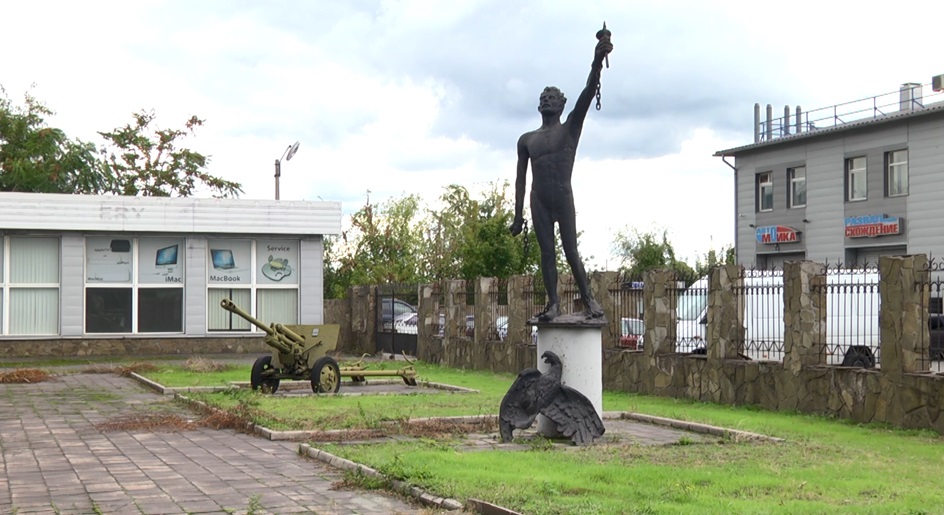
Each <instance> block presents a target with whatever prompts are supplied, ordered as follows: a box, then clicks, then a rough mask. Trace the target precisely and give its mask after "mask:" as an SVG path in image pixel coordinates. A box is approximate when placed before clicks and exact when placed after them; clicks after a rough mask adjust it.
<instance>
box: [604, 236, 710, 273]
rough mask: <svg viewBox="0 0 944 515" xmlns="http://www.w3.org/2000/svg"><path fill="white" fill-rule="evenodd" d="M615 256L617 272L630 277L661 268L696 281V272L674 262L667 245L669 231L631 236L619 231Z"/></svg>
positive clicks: (670, 247)
mask: <svg viewBox="0 0 944 515" xmlns="http://www.w3.org/2000/svg"><path fill="white" fill-rule="evenodd" d="M613 251H614V254H616V255H617V256H619V257H620V259H621V264H620V270H621V271H622V272H624V273H628V274H629V275H630V276H632V277H642V274H643V273H644V272H647V271H649V270H655V269H660V268H668V269H672V270H675V271H676V273H677V274H678V275H679V276H682V277H685V278H690V277H695V270H694V269H693V268H692V267H691V266H690V265H689V264H688V263H685V262H684V261H679V260H678V259H676V258H675V248H674V247H673V246H672V244H671V243H670V242H669V238H668V231H667V230H663V231H662V234H661V235H659V234H656V233H655V232H646V233H640V232H639V231H638V230H636V229H633V230H632V233H627V232H625V231H620V232H618V233H617V234H616V238H615V240H614V243H613Z"/></svg>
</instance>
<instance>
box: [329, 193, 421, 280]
mask: <svg viewBox="0 0 944 515" xmlns="http://www.w3.org/2000/svg"><path fill="white" fill-rule="evenodd" d="M368 193H369V192H368ZM419 212H420V210H419V197H418V196H416V195H409V196H405V197H403V198H400V199H391V200H388V201H386V202H384V203H383V204H380V205H377V206H375V205H374V204H371V202H370V196H369V195H368V197H367V202H366V203H365V204H364V207H362V208H361V209H359V210H358V211H357V212H355V213H354V214H352V215H351V228H350V229H348V230H346V231H344V232H343V233H342V234H341V237H340V238H337V239H333V240H331V241H330V243H326V251H325V255H326V257H325V261H326V263H325V268H326V273H325V276H326V281H325V289H326V296H329V298H330V297H331V296H343V292H344V291H345V290H346V289H347V288H348V287H349V286H355V285H368V284H387V283H419V282H420V281H421V276H420V272H419V270H420V266H419V259H420V255H421V249H422V240H423V232H422V230H421V228H420V225H419V223H418V221H417V216H418V214H419ZM329 281H330V284H329Z"/></svg>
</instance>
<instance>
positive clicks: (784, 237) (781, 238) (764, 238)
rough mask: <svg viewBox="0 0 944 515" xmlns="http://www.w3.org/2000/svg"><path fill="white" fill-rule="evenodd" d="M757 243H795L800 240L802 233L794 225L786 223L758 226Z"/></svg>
mask: <svg viewBox="0 0 944 515" xmlns="http://www.w3.org/2000/svg"><path fill="white" fill-rule="evenodd" d="M755 234H756V235H757V243H762V244H764V245H773V244H775V243H793V242H797V241H800V233H799V232H797V230H796V229H794V228H793V227H787V226H786V225H768V226H766V227H758V228H757V230H756V231H755Z"/></svg>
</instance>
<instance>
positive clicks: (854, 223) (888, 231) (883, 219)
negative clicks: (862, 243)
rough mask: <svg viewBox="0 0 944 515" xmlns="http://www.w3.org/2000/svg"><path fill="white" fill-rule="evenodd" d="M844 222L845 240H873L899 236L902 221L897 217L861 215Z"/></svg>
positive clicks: (850, 217)
mask: <svg viewBox="0 0 944 515" xmlns="http://www.w3.org/2000/svg"><path fill="white" fill-rule="evenodd" d="M845 222H846V238H874V237H876V236H889V235H893V234H901V226H902V222H904V220H903V219H902V218H901V217H898V216H888V215H863V216H849V217H846V219H845Z"/></svg>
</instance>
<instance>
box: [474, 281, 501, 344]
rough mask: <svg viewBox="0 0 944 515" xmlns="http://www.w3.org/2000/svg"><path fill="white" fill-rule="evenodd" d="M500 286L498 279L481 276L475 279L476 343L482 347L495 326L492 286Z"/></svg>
mask: <svg viewBox="0 0 944 515" xmlns="http://www.w3.org/2000/svg"><path fill="white" fill-rule="evenodd" d="M493 287H495V288H497V287H498V279H496V278H494V277H479V278H477V279H476V280H475V345H476V346H477V347H482V346H484V345H485V342H486V341H488V339H489V333H491V332H492V329H493V328H494V327H495V313H494V312H493V309H494V307H495V306H494V305H493V304H492V302H491V300H492V299H491V293H492V288H493Z"/></svg>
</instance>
